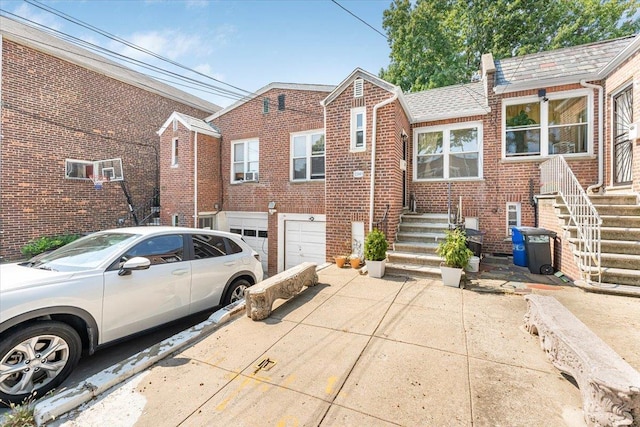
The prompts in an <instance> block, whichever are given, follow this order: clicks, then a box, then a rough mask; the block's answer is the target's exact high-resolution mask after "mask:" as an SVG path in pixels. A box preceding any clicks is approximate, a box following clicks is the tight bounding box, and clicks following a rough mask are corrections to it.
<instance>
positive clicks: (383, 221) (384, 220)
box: [373, 203, 391, 236]
mask: <svg viewBox="0 0 640 427" xmlns="http://www.w3.org/2000/svg"><path fill="white" fill-rule="evenodd" d="M390 208H391V207H390V206H389V203H387V207H386V208H385V210H384V215H382V219H381V220H380V221H378V222H374V223H373V228H377V229H378V230H380V231H382V232H383V233H384V234H385V236H386V235H387V215H389V209H390ZM380 224H383V227H382V229H381V228H380Z"/></svg>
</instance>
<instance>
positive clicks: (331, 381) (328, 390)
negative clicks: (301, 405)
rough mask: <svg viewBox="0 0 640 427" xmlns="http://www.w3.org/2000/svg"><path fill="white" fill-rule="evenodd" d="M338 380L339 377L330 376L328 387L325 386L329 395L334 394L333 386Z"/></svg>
mask: <svg viewBox="0 0 640 427" xmlns="http://www.w3.org/2000/svg"><path fill="white" fill-rule="evenodd" d="M336 381H338V377H336V376H333V377H329V378H328V379H327V388H325V390H324V392H325V393H326V394H328V395H331V394H333V386H334V385H335V384H336Z"/></svg>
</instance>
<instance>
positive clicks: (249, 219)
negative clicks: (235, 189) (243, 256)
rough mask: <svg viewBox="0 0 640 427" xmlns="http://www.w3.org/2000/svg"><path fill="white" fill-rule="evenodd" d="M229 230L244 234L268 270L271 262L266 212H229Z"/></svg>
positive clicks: (245, 239)
mask: <svg viewBox="0 0 640 427" xmlns="http://www.w3.org/2000/svg"><path fill="white" fill-rule="evenodd" d="M227 221H228V223H229V231H230V232H232V233H236V234H240V235H242V238H243V239H244V241H245V242H247V244H248V245H249V246H251V247H252V248H253V249H254V250H255V251H256V252H258V254H260V260H261V262H262V269H263V270H264V272H265V273H266V272H267V266H268V262H269V238H268V235H267V229H268V226H269V224H268V222H269V221H268V219H267V214H266V213H264V214H262V213H246V214H241V213H228V214H227Z"/></svg>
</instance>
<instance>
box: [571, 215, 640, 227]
mask: <svg viewBox="0 0 640 427" xmlns="http://www.w3.org/2000/svg"><path fill="white" fill-rule="evenodd" d="M558 218H559V219H560V220H562V221H564V223H565V224H568V223H569V220H570V218H571V217H570V215H569V214H568V213H563V214H559V215H558ZM600 218H602V226H603V227H631V228H640V216H638V215H633V216H623V215H600Z"/></svg>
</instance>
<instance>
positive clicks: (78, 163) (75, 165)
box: [64, 159, 93, 179]
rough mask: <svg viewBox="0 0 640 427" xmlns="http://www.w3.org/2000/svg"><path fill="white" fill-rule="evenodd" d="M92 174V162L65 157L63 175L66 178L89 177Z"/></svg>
mask: <svg viewBox="0 0 640 427" xmlns="http://www.w3.org/2000/svg"><path fill="white" fill-rule="evenodd" d="M92 176H93V162H89V161H86V160H73V159H65V161H64V177H65V178H66V179H90V178H91V177H92Z"/></svg>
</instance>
